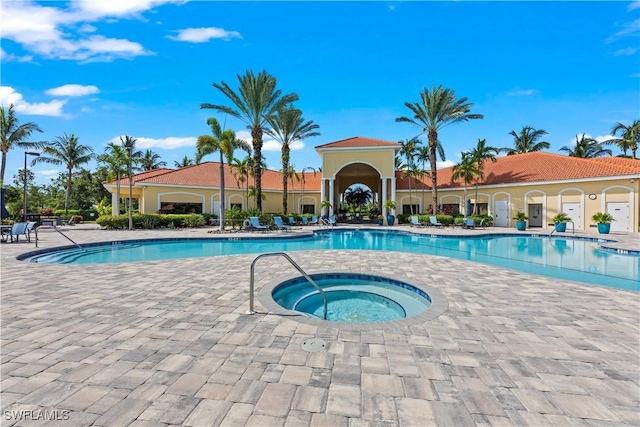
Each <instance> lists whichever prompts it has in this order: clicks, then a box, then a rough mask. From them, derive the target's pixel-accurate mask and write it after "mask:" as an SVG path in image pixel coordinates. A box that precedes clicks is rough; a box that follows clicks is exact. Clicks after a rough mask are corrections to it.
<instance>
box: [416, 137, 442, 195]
mask: <svg viewBox="0 0 640 427" xmlns="http://www.w3.org/2000/svg"><path fill="white" fill-rule="evenodd" d="M438 149H440V150H442V153H440V154H441V160H444V150H443V148H442V145H441V144H438ZM416 162H419V163H420V170H421V172H420V176H419V178H420V182H421V183H422V200H424V203H425V205H426V204H427V199H426V197H425V196H424V193H425V189H426V185H424V178H425V177H428V176H429V173H428V172H427V169H426V164H427V163H429V146H428V145H421V146H419V147H418V151H417V152H416Z"/></svg>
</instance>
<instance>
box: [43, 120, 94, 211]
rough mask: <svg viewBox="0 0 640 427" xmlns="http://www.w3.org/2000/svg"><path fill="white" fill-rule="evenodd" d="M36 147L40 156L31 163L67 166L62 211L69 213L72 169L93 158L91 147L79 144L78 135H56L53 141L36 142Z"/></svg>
mask: <svg viewBox="0 0 640 427" xmlns="http://www.w3.org/2000/svg"><path fill="white" fill-rule="evenodd" d="M38 148H40V149H41V150H42V154H41V155H40V157H36V158H35V159H33V161H32V162H31V164H32V165H35V164H38V163H49V164H53V165H64V166H65V167H66V168H67V194H66V195H65V198H64V211H65V213H69V195H70V194H71V178H72V174H73V170H74V169H75V168H76V167H78V166H80V165H83V164H85V163H89V161H91V159H93V157H94V154H93V149H92V148H91V147H89V146H88V145H81V144H79V141H78V137H76V136H75V135H73V134H71V135H67V134H66V133H65V134H64V135H63V136H61V137H60V136H59V137H56V138H55V139H54V141H53V142H42V143H38Z"/></svg>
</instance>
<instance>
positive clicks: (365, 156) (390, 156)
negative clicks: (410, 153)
mask: <svg viewBox="0 0 640 427" xmlns="http://www.w3.org/2000/svg"><path fill="white" fill-rule="evenodd" d="M394 158H395V149H394V148H380V149H366V150H364V149H358V150H353V151H346V150H335V151H325V152H323V156H322V177H323V178H335V176H336V174H337V173H338V172H339V171H340V169H342V168H343V167H345V166H346V165H349V164H351V163H364V164H366V165H369V166H371V167H373V168H375V169H377V170H378V172H379V173H380V174H381V175H382V177H387V178H389V177H393V176H394V172H395V171H394Z"/></svg>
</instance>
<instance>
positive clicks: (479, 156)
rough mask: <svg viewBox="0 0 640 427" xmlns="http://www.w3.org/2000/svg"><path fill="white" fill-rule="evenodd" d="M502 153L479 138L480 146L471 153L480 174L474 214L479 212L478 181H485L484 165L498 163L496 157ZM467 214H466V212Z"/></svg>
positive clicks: (477, 177)
mask: <svg viewBox="0 0 640 427" xmlns="http://www.w3.org/2000/svg"><path fill="white" fill-rule="evenodd" d="M499 153H500V149H499V148H496V147H492V146H490V145H487V140H486V139H480V138H478V144H477V145H476V146H475V148H473V149H472V150H471V151H470V154H471V157H473V160H474V161H475V162H476V164H477V166H478V170H479V171H480V173H479V174H478V176H476V203H474V205H473V210H474V212H478V213H479V211H477V209H478V181H479V180H480V179H484V163H485V162H486V161H487V160H490V161H491V162H492V163H495V162H496V161H497V159H496V155H498V154H499ZM465 213H466V212H465Z"/></svg>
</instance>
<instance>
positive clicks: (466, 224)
mask: <svg viewBox="0 0 640 427" xmlns="http://www.w3.org/2000/svg"><path fill="white" fill-rule="evenodd" d="M462 227H463V228H469V229H471V228H473V229H475V228H476V221H475V220H474V219H473V218H465V219H463V220H462Z"/></svg>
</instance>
